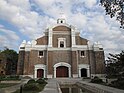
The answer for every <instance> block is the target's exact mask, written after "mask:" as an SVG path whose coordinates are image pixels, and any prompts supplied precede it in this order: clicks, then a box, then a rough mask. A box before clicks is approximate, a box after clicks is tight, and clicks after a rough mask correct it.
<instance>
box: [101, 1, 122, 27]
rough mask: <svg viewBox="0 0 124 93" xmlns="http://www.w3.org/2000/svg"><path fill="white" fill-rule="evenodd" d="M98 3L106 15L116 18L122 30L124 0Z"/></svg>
mask: <svg viewBox="0 0 124 93" xmlns="http://www.w3.org/2000/svg"><path fill="white" fill-rule="evenodd" d="M100 3H101V5H102V6H103V7H105V11H106V15H110V17H111V18H113V17H116V19H117V20H118V21H119V22H120V23H121V26H120V27H121V28H123V29H124V0H100Z"/></svg>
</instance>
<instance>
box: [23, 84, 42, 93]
mask: <svg viewBox="0 0 124 93" xmlns="http://www.w3.org/2000/svg"><path fill="white" fill-rule="evenodd" d="M23 90H25V91H40V87H39V86H38V84H37V83H27V84H25V85H24V87H23Z"/></svg>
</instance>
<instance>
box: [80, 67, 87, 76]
mask: <svg viewBox="0 0 124 93" xmlns="http://www.w3.org/2000/svg"><path fill="white" fill-rule="evenodd" d="M81 77H87V69H85V68H82V69H81Z"/></svg>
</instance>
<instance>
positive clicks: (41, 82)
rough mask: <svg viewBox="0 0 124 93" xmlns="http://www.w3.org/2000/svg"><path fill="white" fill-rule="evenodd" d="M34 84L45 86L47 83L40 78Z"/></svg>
mask: <svg viewBox="0 0 124 93" xmlns="http://www.w3.org/2000/svg"><path fill="white" fill-rule="evenodd" d="M36 82H37V83H39V84H47V82H46V81H45V80H44V79H42V78H40V79H38V80H37V81H36Z"/></svg>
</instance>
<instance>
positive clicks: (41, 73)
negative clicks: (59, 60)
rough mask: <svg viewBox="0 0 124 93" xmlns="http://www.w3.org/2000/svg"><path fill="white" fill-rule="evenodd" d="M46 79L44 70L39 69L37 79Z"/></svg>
mask: <svg viewBox="0 0 124 93" xmlns="http://www.w3.org/2000/svg"><path fill="white" fill-rule="evenodd" d="M43 77H44V70H43V69H38V70H37V78H43Z"/></svg>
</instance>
